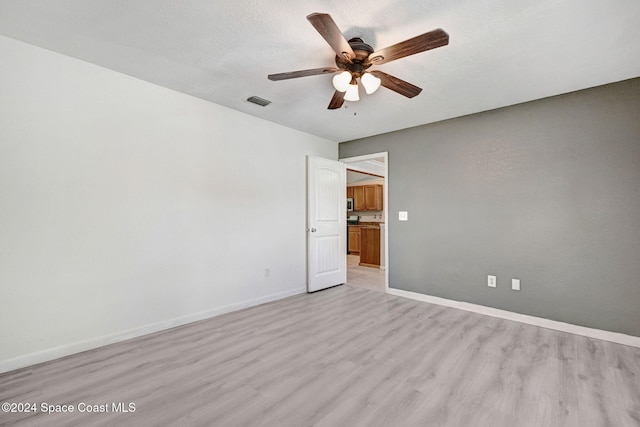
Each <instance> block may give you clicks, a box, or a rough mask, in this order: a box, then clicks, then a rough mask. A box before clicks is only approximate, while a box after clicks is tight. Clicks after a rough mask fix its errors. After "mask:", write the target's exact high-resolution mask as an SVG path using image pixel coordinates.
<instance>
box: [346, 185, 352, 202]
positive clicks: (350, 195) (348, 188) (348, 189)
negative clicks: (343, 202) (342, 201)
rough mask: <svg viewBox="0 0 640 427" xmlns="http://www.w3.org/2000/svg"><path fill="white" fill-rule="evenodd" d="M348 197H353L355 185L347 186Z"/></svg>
mask: <svg viewBox="0 0 640 427" xmlns="http://www.w3.org/2000/svg"><path fill="white" fill-rule="evenodd" d="M347 199H353V187H347Z"/></svg>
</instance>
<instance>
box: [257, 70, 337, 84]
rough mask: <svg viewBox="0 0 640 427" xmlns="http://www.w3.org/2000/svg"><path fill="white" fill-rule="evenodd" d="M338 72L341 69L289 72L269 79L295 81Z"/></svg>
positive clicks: (272, 75)
mask: <svg viewBox="0 0 640 427" xmlns="http://www.w3.org/2000/svg"><path fill="white" fill-rule="evenodd" d="M336 71H340V69H339V68H336V67H324V68H313V69H311V70H300V71H289V72H287V73H279V74H269V75H268V76H267V78H268V79H269V80H274V81H275V80H287V79H295V78H298V77H307V76H317V75H318V74H331V73H335V72H336Z"/></svg>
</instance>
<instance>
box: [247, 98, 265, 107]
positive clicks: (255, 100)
mask: <svg viewBox="0 0 640 427" xmlns="http://www.w3.org/2000/svg"><path fill="white" fill-rule="evenodd" d="M247 101H249V102H253V103H254V104H258V105H259V106H261V107H266V106H267V105H269V104H271V101H269V100H267V99H264V98H260V97H259V96H250V97H249V98H247Z"/></svg>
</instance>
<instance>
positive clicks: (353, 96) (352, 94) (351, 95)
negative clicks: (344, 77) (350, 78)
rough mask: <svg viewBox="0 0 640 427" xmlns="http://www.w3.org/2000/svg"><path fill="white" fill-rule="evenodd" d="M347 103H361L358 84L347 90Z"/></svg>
mask: <svg viewBox="0 0 640 427" xmlns="http://www.w3.org/2000/svg"><path fill="white" fill-rule="evenodd" d="M344 100H345V101H360V95H359V94H358V83H354V84H350V85H349V87H348V88H347V93H345V94H344Z"/></svg>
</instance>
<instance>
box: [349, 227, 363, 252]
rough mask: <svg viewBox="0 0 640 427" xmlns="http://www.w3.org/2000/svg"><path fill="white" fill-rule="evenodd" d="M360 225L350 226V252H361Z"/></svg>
mask: <svg viewBox="0 0 640 427" xmlns="http://www.w3.org/2000/svg"><path fill="white" fill-rule="evenodd" d="M360 238H361V237H360V227H357V226H349V253H350V254H352V255H358V254H360Z"/></svg>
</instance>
